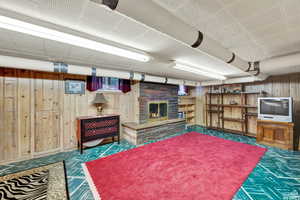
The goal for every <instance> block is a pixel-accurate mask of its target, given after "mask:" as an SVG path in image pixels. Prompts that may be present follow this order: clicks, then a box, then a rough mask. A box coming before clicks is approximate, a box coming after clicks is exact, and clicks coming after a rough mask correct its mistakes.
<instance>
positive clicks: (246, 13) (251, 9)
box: [227, 0, 280, 20]
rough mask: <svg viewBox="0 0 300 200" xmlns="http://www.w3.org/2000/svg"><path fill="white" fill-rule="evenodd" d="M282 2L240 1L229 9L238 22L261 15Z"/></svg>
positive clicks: (264, 0)
mask: <svg viewBox="0 0 300 200" xmlns="http://www.w3.org/2000/svg"><path fill="white" fill-rule="evenodd" d="M279 1H280V0H263V1H262V0H251V1H245V0H240V1H237V2H236V3H234V4H232V5H231V6H229V7H227V9H228V10H229V12H230V13H231V14H232V15H233V16H234V17H235V18H236V19H238V20H245V19H247V18H250V17H252V16H255V15H260V14H262V13H264V11H265V10H266V9H268V8H270V7H272V6H276V4H278V2H279Z"/></svg>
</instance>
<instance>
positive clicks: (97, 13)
mask: <svg viewBox="0 0 300 200" xmlns="http://www.w3.org/2000/svg"><path fill="white" fill-rule="evenodd" d="M122 19H123V17H122V16H121V15H119V14H117V13H116V12H114V11H111V10H109V9H105V8H104V7H103V6H99V5H98V4H95V3H92V2H91V3H89V4H88V5H87V7H86V8H85V11H84V13H83V15H82V17H81V19H80V21H79V25H78V28H79V29H81V30H85V31H86V32H89V33H90V34H93V35H97V36H99V37H103V38H105V39H111V37H112V34H111V33H112V31H113V30H114V28H116V27H117V26H118V24H119V23H120V22H121V21H122Z"/></svg>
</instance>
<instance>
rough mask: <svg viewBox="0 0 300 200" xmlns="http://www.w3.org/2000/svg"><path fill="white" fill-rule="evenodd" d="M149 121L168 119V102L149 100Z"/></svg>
mask: <svg viewBox="0 0 300 200" xmlns="http://www.w3.org/2000/svg"><path fill="white" fill-rule="evenodd" d="M148 110H149V121H150V122H153V121H161V120H167V119H168V102H167V101H151V102H149V103H148Z"/></svg>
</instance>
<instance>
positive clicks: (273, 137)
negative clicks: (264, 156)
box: [256, 120, 294, 150]
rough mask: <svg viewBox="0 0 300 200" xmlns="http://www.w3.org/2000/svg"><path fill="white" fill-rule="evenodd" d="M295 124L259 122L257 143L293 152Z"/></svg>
mask: <svg viewBox="0 0 300 200" xmlns="http://www.w3.org/2000/svg"><path fill="white" fill-rule="evenodd" d="M293 138H294V123H292V122H276V121H270V120H257V137H256V141H257V143H260V144H264V145H269V146H273V147H277V148H281V149H288V150H293V145H294V144H293Z"/></svg>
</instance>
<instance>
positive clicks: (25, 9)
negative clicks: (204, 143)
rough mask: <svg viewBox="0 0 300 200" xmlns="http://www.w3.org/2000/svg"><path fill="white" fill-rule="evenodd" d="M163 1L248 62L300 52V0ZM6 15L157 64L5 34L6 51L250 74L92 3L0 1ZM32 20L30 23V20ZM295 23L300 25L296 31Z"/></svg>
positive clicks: (153, 70) (1, 46) (2, 49)
mask: <svg viewBox="0 0 300 200" xmlns="http://www.w3.org/2000/svg"><path fill="white" fill-rule="evenodd" d="M155 2H157V3H158V4H160V5H161V6H163V7H165V8H167V9H168V10H169V11H171V12H172V13H174V14H175V15H176V16H178V17H179V18H181V19H183V20H184V21H185V22H186V23H189V24H191V25H193V26H195V27H197V28H198V29H199V30H201V31H203V32H204V33H206V34H208V35H209V36H211V37H212V38H214V39H216V40H217V41H219V42H221V43H222V44H223V45H224V46H225V47H227V48H229V49H231V50H232V51H234V52H235V53H236V54H237V55H239V56H241V57H243V58H245V59H246V60H261V59H265V58H268V57H272V56H276V55H279V54H285V53H290V52H294V51H298V50H300V45H299V43H300V38H299V37H297V34H300V27H299V25H297V19H298V20H299V19H300V1H299V0H285V1H280V0H251V1H247V0H155ZM247 2H251V3H247ZM252 4H253V5H252ZM293 4H294V5H293ZM258 5H259V6H258ZM266 8H267V9H266ZM287 9H289V10H288V11H287ZM297 9H298V10H297ZM297 11H298V12H297ZM1 13H2V14H4V15H6V16H12V17H16V18H21V19H24V20H26V21H28V22H32V23H36V24H43V25H44V26H48V27H52V28H53V27H54V28H56V29H58V30H62V31H65V32H74V31H72V30H76V31H79V32H74V34H78V35H81V36H84V37H87V38H91V39H94V40H100V41H101V40H102V39H101V38H104V39H106V40H111V41H114V42H117V43H120V44H123V45H126V46H129V47H134V48H136V49H139V50H143V51H145V52H148V53H150V54H151V55H153V56H154V57H155V58H156V59H155V60H153V61H151V62H150V63H140V62H136V61H132V60H128V59H125V58H120V57H117V56H112V55H108V54H104V53H99V52H96V51H92V50H87V49H84V48H79V47H74V46H71V45H66V44H62V43H58V42H54V41H49V40H44V39H39V38H36V37H32V36H28V35H24V34H20V33H14V32H11V31H6V30H1V29H0V53H2V54H8V55H19V56H25V57H31V58H37V59H43V60H51V61H64V62H68V63H74V64H85V65H96V66H99V67H107V68H115V69H123V70H134V71H139V72H147V73H150V74H155V75H162V76H169V77H175V78H184V79H187V80H206V79H208V78H207V77H203V76H199V75H194V74H191V73H187V72H182V71H178V70H175V69H172V67H171V64H170V63H171V62H170V60H175V59H176V60H178V61H182V62H187V63H192V64H197V65H202V66H207V67H211V68H212V69H213V70H217V71H220V72H221V73H223V74H225V75H230V76H238V75H241V74H242V72H241V71H240V70H238V69H236V68H235V67H233V66H230V65H227V64H225V63H224V62H223V61H220V60H217V59H215V58H212V57H210V56H207V55H206V54H203V53H201V52H199V51H197V50H194V49H192V48H190V47H188V46H186V45H184V44H182V43H179V42H177V41H175V40H174V39H172V38H170V37H168V36H166V35H164V34H162V33H160V32H158V31H155V30H153V29H150V28H148V27H145V26H144V25H142V24H139V23H137V22H135V21H133V20H130V19H128V18H126V17H124V16H121V15H119V14H117V13H116V12H112V11H109V10H107V9H104V8H103V7H101V6H99V5H97V4H95V3H93V2H90V1H89V0H0V14H1ZM286 13H289V15H287V14H286ZM291 13H293V14H291ZM25 15H26V16H29V18H25V17H24V16H25ZM278 15H280V16H278ZM36 19H39V20H43V21H45V22H49V23H52V24H48V23H43V22H41V21H39V20H36ZM195 19H199V20H195ZM238 19H239V20H238ZM53 24H55V26H53ZM290 24H293V26H289V25H290ZM56 25H57V26H56ZM283 25H284V26H283ZM292 27H295V28H292ZM296 27H298V28H296ZM71 29H72V30H71ZM85 33H86V34H85ZM296 44H298V45H296Z"/></svg>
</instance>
